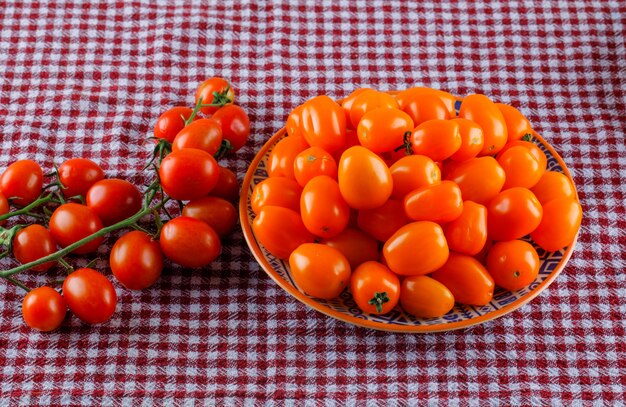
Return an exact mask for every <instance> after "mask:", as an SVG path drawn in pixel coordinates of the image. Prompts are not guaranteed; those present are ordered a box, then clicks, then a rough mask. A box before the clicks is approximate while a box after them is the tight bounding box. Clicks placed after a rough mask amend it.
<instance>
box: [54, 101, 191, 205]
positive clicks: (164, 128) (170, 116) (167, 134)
mask: <svg viewBox="0 0 626 407" xmlns="http://www.w3.org/2000/svg"><path fill="white" fill-rule="evenodd" d="M192 113H193V110H192V109H190V108H188V107H185V106H175V107H173V108H171V109H169V110H167V111H165V112H164V113H163V114H162V115H161V116H159V118H158V119H157V122H156V124H155V125H154V137H155V138H156V139H157V140H155V142H157V141H158V139H165V140H167V141H168V142H170V143H171V142H172V141H174V137H176V135H177V134H178V132H180V131H181V130H182V129H184V128H185V121H186V120H188V119H189V118H190V117H191V114H192ZM196 117H198V116H196ZM194 119H195V117H194ZM63 185H65V184H63ZM77 195H79V194H77ZM70 196H74V195H70Z"/></svg>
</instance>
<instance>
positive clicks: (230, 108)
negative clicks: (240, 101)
mask: <svg viewBox="0 0 626 407" xmlns="http://www.w3.org/2000/svg"><path fill="white" fill-rule="evenodd" d="M212 119H213V120H215V121H216V122H218V123H219V124H220V126H221V127H222V139H224V140H228V141H229V142H230V145H231V146H232V150H230V152H231V153H234V152H236V151H239V150H240V149H241V147H243V146H244V145H246V142H247V141H248V137H250V118H249V117H248V114H247V113H246V111H245V110H243V109H242V108H241V107H239V106H237V105H226V106H224V107H221V108H220V110H218V111H217V112H215V114H214V115H213V117H212Z"/></svg>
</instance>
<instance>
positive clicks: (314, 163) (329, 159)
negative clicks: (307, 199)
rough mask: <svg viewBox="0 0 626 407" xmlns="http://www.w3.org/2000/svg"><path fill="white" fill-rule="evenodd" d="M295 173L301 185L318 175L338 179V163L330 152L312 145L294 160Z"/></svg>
mask: <svg viewBox="0 0 626 407" xmlns="http://www.w3.org/2000/svg"><path fill="white" fill-rule="evenodd" d="M293 175H294V176H295V177H296V181H298V184H300V186H301V187H304V186H305V185H306V183H307V182H309V180H310V179H311V178H313V177H317V176H318V175H327V176H329V177H331V178H334V179H337V163H336V162H335V159H334V158H333V156H332V155H330V154H329V153H328V152H326V151H324V150H322V149H321V148H319V147H310V148H307V149H306V150H304V151H302V152H300V153H299V154H298V155H297V156H296V158H295V160H294V161H293Z"/></svg>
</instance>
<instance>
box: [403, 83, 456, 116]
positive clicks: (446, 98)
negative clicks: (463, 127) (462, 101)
mask: <svg viewBox="0 0 626 407" xmlns="http://www.w3.org/2000/svg"><path fill="white" fill-rule="evenodd" d="M417 95H434V96H437V97H438V98H439V99H440V100H441V101H442V102H443V104H444V105H445V106H446V108H447V109H448V115H449V117H455V116H456V109H455V108H454V105H455V103H456V97H454V95H452V94H450V93H448V92H444V91H442V90H439V89H431V88H424V87H415V88H409V89H407V90H404V91H402V92H400V93H398V94H397V95H396V101H397V102H398V107H399V108H400V109H402V110H404V109H405V107H406V106H407V105H408V103H409V102H410V101H411V99H413V98H414V97H415V96H417Z"/></svg>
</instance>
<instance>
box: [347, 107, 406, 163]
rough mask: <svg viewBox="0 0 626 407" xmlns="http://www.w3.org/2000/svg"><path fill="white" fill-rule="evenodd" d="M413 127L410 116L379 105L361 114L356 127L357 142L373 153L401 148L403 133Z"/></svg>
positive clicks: (398, 110)
mask: <svg viewBox="0 0 626 407" xmlns="http://www.w3.org/2000/svg"><path fill="white" fill-rule="evenodd" d="M413 128H414V126H413V120H412V119H411V117H410V116H409V115H408V114H406V113H404V112H403V111H402V110H400V109H394V108H388V107H381V108H377V109H373V110H369V111H368V112H367V113H365V114H364V115H363V117H362V118H361V121H359V125H358V127H357V135H358V137H359V143H360V144H361V145H362V146H363V147H365V148H368V149H369V150H371V151H373V152H375V153H383V152H388V151H392V150H394V149H396V148H402V147H403V144H404V134H405V133H406V132H410V131H412V130H413Z"/></svg>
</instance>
